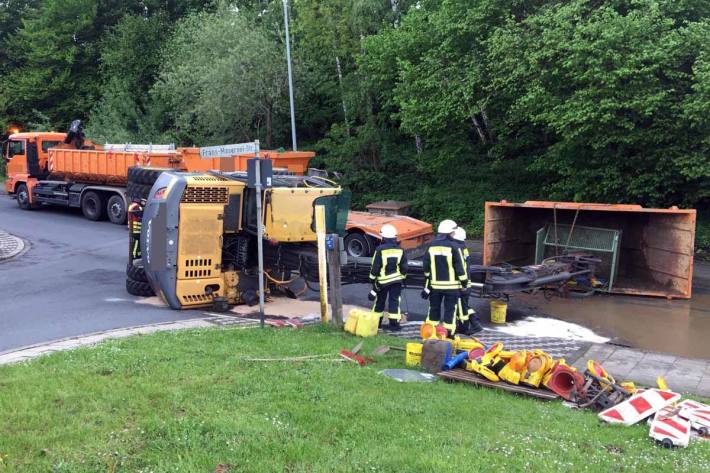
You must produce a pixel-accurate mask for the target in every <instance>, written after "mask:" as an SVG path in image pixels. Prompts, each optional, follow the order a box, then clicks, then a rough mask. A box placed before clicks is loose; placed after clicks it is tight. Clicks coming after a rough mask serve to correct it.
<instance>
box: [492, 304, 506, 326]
mask: <svg viewBox="0 0 710 473" xmlns="http://www.w3.org/2000/svg"><path fill="white" fill-rule="evenodd" d="M507 312H508V304H507V303H506V302H503V301H499V300H496V299H491V322H493V323H494V324H504V323H505V315H506V313H507Z"/></svg>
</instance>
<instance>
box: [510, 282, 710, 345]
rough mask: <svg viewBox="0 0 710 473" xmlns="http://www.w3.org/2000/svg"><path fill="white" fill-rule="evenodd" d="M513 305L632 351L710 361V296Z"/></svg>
mask: <svg viewBox="0 0 710 473" xmlns="http://www.w3.org/2000/svg"><path fill="white" fill-rule="evenodd" d="M516 297H517V296H516ZM519 299H520V302H523V303H525V304H527V305H529V306H530V307H531V310H532V312H533V313H534V314H538V315H550V316H553V317H555V318H559V319H561V320H565V321H567V322H573V323H577V324H579V325H582V326H584V327H587V328H590V329H592V330H594V331H595V332H597V333H599V334H602V335H605V336H608V337H611V338H612V339H614V340H615V341H618V342H621V343H625V344H628V345H630V346H633V347H635V348H640V349H645V350H651V351H657V352H663V353H671V354H673V355H679V356H685V357H693V358H706V359H710V292H702V293H698V292H696V293H695V294H694V295H693V298H692V299H691V300H689V301H683V300H666V299H661V298H650V297H628V296H618V295H595V296H592V297H588V298H586V299H561V298H558V297H555V298H553V299H552V300H549V301H548V300H546V299H545V298H544V297H543V296H542V294H537V295H534V296H531V295H521V296H519Z"/></svg>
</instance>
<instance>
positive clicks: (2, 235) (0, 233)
mask: <svg viewBox="0 0 710 473" xmlns="http://www.w3.org/2000/svg"><path fill="white" fill-rule="evenodd" d="M3 240H12V241H13V242H14V243H15V245H16V247H15V249H13V250H12V252H10V253H8V254H4V252H3V250H2V246H3V245H4V243H3ZM29 247H30V245H29V243H28V242H27V241H25V240H24V239H22V238H20V237H18V236H15V235H12V234H10V233H8V232H6V231H4V230H0V262H3V261H7V260H9V259H12V258H15V257H16V256H19V255H21V254H23V253H24V252H25V251H27V250H28V249H29Z"/></svg>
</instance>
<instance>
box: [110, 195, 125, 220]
mask: <svg viewBox="0 0 710 473" xmlns="http://www.w3.org/2000/svg"><path fill="white" fill-rule="evenodd" d="M106 214H107V215H108V219H109V220H110V221H111V223H115V224H116V225H123V224H124V223H126V203H125V202H124V201H123V197H121V196H120V195H118V194H114V195H112V196H111V197H110V198H109V199H108V203H107V204H106Z"/></svg>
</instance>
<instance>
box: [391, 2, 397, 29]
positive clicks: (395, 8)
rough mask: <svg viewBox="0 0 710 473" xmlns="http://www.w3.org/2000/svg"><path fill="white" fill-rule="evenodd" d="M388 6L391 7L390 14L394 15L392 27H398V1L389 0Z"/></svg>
mask: <svg viewBox="0 0 710 473" xmlns="http://www.w3.org/2000/svg"><path fill="white" fill-rule="evenodd" d="M390 6H391V7H392V12H393V13H394V22H393V23H392V26H394V27H395V28H397V27H398V26H399V0H390Z"/></svg>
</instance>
